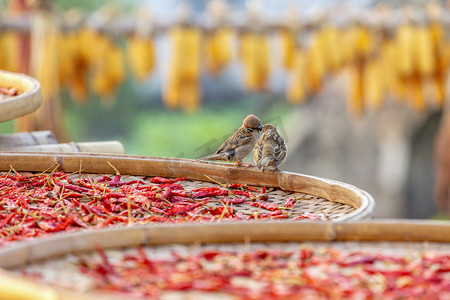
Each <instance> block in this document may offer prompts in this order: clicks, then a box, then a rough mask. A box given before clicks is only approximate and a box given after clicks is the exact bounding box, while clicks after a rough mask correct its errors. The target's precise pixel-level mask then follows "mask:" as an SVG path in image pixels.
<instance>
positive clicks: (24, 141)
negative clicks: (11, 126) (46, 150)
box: [0, 130, 58, 148]
mask: <svg viewBox="0 0 450 300" xmlns="http://www.w3.org/2000/svg"><path fill="white" fill-rule="evenodd" d="M56 143H58V141H57V140H56V138H55V136H54V135H53V133H52V132H51V131H49V130H43V131H32V132H18V133H11V134H0V148H3V147H5V148H6V147H24V146H34V145H46V144H56Z"/></svg>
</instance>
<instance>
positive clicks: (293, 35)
mask: <svg viewBox="0 0 450 300" xmlns="http://www.w3.org/2000/svg"><path fill="white" fill-rule="evenodd" d="M286 20H287V21H286V26H285V27H284V28H282V29H281V30H279V31H278V35H279V38H280V42H281V43H280V46H281V59H282V64H283V67H284V68H285V69H286V70H287V71H288V78H287V82H286V99H287V100H288V101H289V102H290V103H293V104H296V103H300V102H302V101H303V100H304V99H305V96H306V94H307V91H306V86H305V80H306V58H305V51H304V50H303V48H302V47H301V45H300V43H299V42H298V38H299V36H300V32H301V26H300V22H299V14H298V12H297V10H296V9H295V8H293V9H290V10H289V11H288V13H287V17H286Z"/></svg>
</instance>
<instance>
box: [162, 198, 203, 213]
mask: <svg viewBox="0 0 450 300" xmlns="http://www.w3.org/2000/svg"><path fill="white" fill-rule="evenodd" d="M207 203H208V201H201V202H198V203H195V204H190V205H180V204H175V205H174V206H172V207H171V208H170V211H169V212H168V214H169V216H171V215H179V214H185V213H187V212H188V211H192V210H194V209H195V208H197V207H200V206H202V205H204V204H207Z"/></svg>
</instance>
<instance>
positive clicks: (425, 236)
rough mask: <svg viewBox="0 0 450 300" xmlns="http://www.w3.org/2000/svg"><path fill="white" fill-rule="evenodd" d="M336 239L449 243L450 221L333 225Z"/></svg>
mask: <svg viewBox="0 0 450 300" xmlns="http://www.w3.org/2000/svg"><path fill="white" fill-rule="evenodd" d="M334 229H335V230H336V240H337V241H379V240H384V241H429V242H445V243H450V222H448V221H434V222H430V221H426V220H415V221H405V220H378V221H377V222H357V223H354V222H349V223H339V224H336V225H335V226H334Z"/></svg>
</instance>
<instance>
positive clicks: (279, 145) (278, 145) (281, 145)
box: [271, 132, 287, 161]
mask: <svg viewBox="0 0 450 300" xmlns="http://www.w3.org/2000/svg"><path fill="white" fill-rule="evenodd" d="M271 138H272V140H273V143H274V145H275V147H274V157H275V160H276V161H283V160H284V159H285V158H286V153H287V147H286V143H285V142H284V139H283V137H282V136H281V135H279V134H278V132H274V133H273V134H272V135H271Z"/></svg>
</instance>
